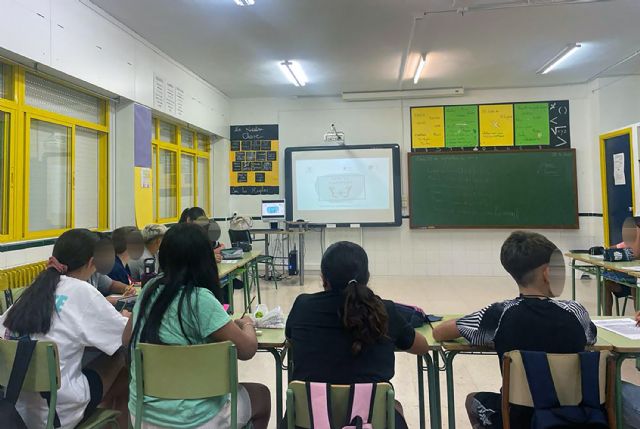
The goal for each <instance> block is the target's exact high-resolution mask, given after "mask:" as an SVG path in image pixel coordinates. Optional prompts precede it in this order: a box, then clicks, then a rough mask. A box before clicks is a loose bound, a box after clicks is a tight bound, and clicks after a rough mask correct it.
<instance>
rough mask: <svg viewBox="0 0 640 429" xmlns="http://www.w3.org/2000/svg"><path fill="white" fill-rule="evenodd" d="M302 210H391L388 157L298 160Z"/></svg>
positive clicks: (298, 180) (298, 198) (298, 194)
mask: <svg viewBox="0 0 640 429" xmlns="http://www.w3.org/2000/svg"><path fill="white" fill-rule="evenodd" d="M295 169H296V179H297V180H296V187H297V204H296V206H297V207H296V208H297V209H298V210H330V209H337V210H351V209H364V210H381V209H382V210H384V209H389V208H390V207H391V203H392V198H391V197H390V192H392V190H391V189H390V187H391V183H390V181H389V175H390V165H389V159H388V158H343V159H314V160H297V161H296V165H295Z"/></svg>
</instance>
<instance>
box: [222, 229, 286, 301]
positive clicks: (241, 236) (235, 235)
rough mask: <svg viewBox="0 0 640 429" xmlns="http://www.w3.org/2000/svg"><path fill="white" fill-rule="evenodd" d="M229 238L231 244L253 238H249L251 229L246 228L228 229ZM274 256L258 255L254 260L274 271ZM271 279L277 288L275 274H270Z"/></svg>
mask: <svg viewBox="0 0 640 429" xmlns="http://www.w3.org/2000/svg"><path fill="white" fill-rule="evenodd" d="M229 239H230V240H231V245H232V246H233V245H234V243H242V242H244V243H252V242H253V240H252V239H251V231H250V230H248V229H246V230H235V229H230V230H229ZM274 259H275V258H274V257H273V256H271V255H260V256H258V257H257V258H256V262H257V263H258V264H264V265H265V266H266V267H267V268H268V269H269V270H268V271H270V272H271V273H275V263H274ZM272 279H273V283H274V285H275V286H276V289H278V280H277V279H276V276H275V274H273V275H272Z"/></svg>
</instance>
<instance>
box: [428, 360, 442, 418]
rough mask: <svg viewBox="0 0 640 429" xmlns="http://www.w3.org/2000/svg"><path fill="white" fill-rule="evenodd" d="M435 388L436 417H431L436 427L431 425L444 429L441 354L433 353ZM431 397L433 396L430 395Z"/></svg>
mask: <svg viewBox="0 0 640 429" xmlns="http://www.w3.org/2000/svg"><path fill="white" fill-rule="evenodd" d="M432 377H433V386H434V399H433V404H434V405H433V407H434V412H435V416H434V417H431V418H432V419H434V420H435V425H431V427H432V428H434V429H440V428H441V427H442V409H441V404H442V401H441V399H440V352H437V351H434V352H433V374H432ZM429 395H431V394H429Z"/></svg>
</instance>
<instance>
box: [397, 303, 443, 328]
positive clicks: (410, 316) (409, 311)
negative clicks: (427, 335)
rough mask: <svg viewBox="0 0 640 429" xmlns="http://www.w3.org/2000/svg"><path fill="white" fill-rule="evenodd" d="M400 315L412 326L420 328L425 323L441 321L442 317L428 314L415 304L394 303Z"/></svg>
mask: <svg viewBox="0 0 640 429" xmlns="http://www.w3.org/2000/svg"><path fill="white" fill-rule="evenodd" d="M394 304H395V306H396V310H397V311H398V314H400V317H402V318H403V319H404V320H406V321H407V323H408V324H409V325H411V327H412V328H419V327H421V326H422V325H424V324H425V323H432V322H439V321H440V320H442V317H438V316H433V315H431V314H426V313H425V312H424V310H423V309H421V308H420V307H416V306H415V305H406V304H398V303H397V302H396V303H394Z"/></svg>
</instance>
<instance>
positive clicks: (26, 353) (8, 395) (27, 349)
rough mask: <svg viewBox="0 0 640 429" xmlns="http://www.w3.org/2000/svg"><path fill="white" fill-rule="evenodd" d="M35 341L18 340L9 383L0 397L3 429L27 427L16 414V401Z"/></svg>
mask: <svg viewBox="0 0 640 429" xmlns="http://www.w3.org/2000/svg"><path fill="white" fill-rule="evenodd" d="M36 343H37V342H36V341H32V340H29V339H21V340H20V341H18V348H17V349H16V356H15V359H14V360H13V366H12V367H11V375H10V376H9V383H8V384H7V386H6V391H5V394H4V397H3V398H0V422H2V427H3V428H4V429H27V425H26V424H25V423H24V420H22V417H21V416H20V414H18V410H16V402H17V401H18V396H20V391H21V390H22V385H23V383H24V378H25V376H26V375H27V370H28V369H29V363H30V362H31V356H32V355H33V350H34V349H35V347H36Z"/></svg>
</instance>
